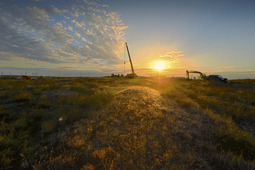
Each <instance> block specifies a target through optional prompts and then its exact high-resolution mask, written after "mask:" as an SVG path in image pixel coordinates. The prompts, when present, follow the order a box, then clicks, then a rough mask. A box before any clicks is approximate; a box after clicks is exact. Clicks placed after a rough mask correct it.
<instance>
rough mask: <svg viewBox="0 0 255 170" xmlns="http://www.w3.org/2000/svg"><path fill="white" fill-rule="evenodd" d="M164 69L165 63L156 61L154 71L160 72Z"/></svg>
mask: <svg viewBox="0 0 255 170" xmlns="http://www.w3.org/2000/svg"><path fill="white" fill-rule="evenodd" d="M165 68H166V62H165V61H157V62H156V63H155V64H154V69H156V70H158V71H162V70H164V69H165Z"/></svg>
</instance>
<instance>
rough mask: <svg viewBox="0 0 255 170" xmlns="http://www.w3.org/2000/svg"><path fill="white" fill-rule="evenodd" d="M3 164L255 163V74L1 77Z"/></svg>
mask: <svg viewBox="0 0 255 170" xmlns="http://www.w3.org/2000/svg"><path fill="white" fill-rule="evenodd" d="M0 127H1V128H0V132H1V133H0V149H1V154H0V161H1V162H0V165H1V169H26V168H28V169H30V168H33V169H63V168H65V169H255V80H248V79H247V80H231V81H230V82H229V83H228V84H222V83H217V82H210V81H203V80H196V81H194V80H186V79H178V78H163V77H150V78H145V77H138V78H135V79H127V78H123V77H100V78H90V77H76V78H73V77H71V78H63V77H50V78H43V77H42V78H40V79H30V80H24V79H21V80H16V79H10V77H7V76H2V77H1V79H0Z"/></svg>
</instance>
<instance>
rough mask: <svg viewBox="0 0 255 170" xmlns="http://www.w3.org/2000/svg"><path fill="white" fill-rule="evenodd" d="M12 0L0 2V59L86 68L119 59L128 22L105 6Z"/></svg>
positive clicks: (85, 3)
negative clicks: (75, 64)
mask: <svg viewBox="0 0 255 170" xmlns="http://www.w3.org/2000/svg"><path fill="white" fill-rule="evenodd" d="M12 2H14V3H8V2H7V1H6V2H1V3H0V49H1V53H0V59H2V60H16V59H17V58H20V59H23V60H24V61H25V60H34V61H38V62H49V63H69V64H71V63H84V64H87V63H89V65H88V67H93V65H96V66H98V65H102V66H103V65H109V64H111V65H114V64H118V63H119V62H120V57H119V52H120V51H121V50H122V46H123V42H124V30H125V29H126V28H127V27H126V26H125V25H124V24H123V22H122V21H121V20H120V16H119V15H118V14H117V13H115V12H112V11H110V10H109V7H108V6H107V5H104V4H100V3H98V2H94V1H87V0H85V1H81V0H77V1H75V2H73V3H72V4H71V6H70V7H69V8H66V9H61V8H60V7H57V6H53V5H47V4H52V1H49V0H48V1H45V2H40V3H37V2H34V3H30V4H29V3H28V4H26V5H22V6H21V5H19V1H18V0H17V1H12ZM44 3H45V4H44ZM42 4H43V5H42Z"/></svg>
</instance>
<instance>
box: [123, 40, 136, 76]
mask: <svg viewBox="0 0 255 170" xmlns="http://www.w3.org/2000/svg"><path fill="white" fill-rule="evenodd" d="M125 44H126V47H127V53H128V57H129V62H130V65H131V70H132V73H133V74H135V71H134V68H133V63H132V60H131V57H130V53H129V50H128V45H127V43H125Z"/></svg>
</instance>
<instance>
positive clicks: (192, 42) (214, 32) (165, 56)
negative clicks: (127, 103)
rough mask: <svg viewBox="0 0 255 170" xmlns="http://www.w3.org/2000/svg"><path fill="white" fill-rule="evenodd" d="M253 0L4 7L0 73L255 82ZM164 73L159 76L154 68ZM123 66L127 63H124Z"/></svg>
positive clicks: (34, 1) (98, 0)
mask: <svg viewBox="0 0 255 170" xmlns="http://www.w3.org/2000/svg"><path fill="white" fill-rule="evenodd" d="M254 6H255V1H252V0H242V1H241V0H239V1H237V0H214V1H212V0H192V1H191V0H157V1H155V0H154V1H153V0H129V1H126V0H104V1H103V0H74V1H71V0H54V1H50V0H10V1H0V71H1V74H12V75H14V74H15V75H17V74H18V75H21V74H23V75H24V74H26V75H49V76H107V75H110V74H111V73H115V74H118V73H119V74H124V73H125V74H126V73H129V72H130V64H129V62H128V56H127V52H126V49H125V46H124V43H125V42H127V43H128V46H129V50H130V54H131V57H132V61H133V65H134V69H135V72H136V73H137V74H138V75H147V76H148V75H149V76H150V75H155V74H164V75H168V76H175V77H179V76H185V73H186V72H185V71H186V70H197V71H202V72H203V73H206V74H207V75H210V74H220V75H222V76H223V77H227V78H229V79H237V78H255V65H254V63H255V49H254V42H255V20H254V18H255V10H254ZM157 62H163V63H165V69H163V70H161V71H159V70H155V63H157ZM124 63H125V64H124Z"/></svg>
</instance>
